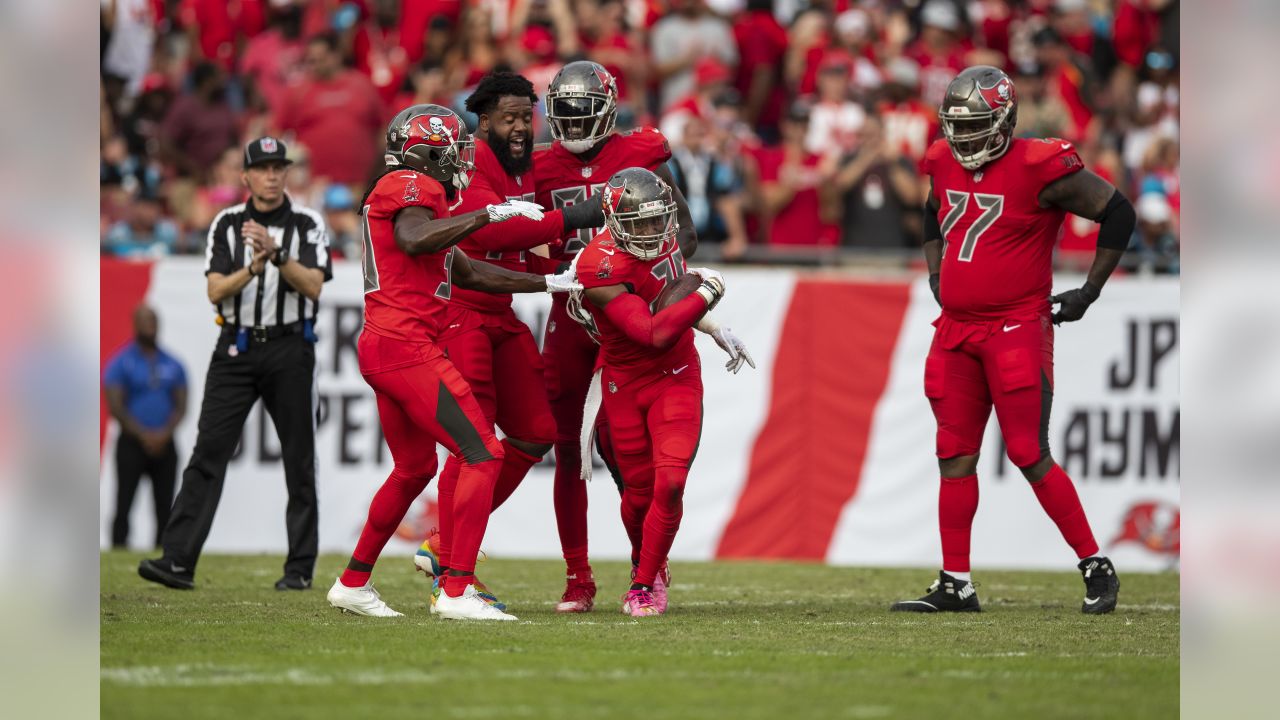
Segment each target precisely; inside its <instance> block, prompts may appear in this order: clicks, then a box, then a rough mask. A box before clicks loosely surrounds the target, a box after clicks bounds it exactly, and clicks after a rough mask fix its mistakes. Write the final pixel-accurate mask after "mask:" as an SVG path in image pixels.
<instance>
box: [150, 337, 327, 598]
mask: <svg viewBox="0 0 1280 720" xmlns="http://www.w3.org/2000/svg"><path fill="white" fill-rule="evenodd" d="M234 348H235V339H234V337H232V336H230V335H229V334H228V333H224V334H223V335H222V337H221V338H220V339H219V341H218V345H217V347H216V348H215V349H214V351H213V359H212V360H210V362H209V375H208V377H207V378H206V379H205V385H204V401H203V402H202V404H201V406H200V423H199V426H198V428H199V433H198V434H197V435H196V446H195V449H194V450H193V451H192V453H191V462H190V463H189V464H188V465H187V469H186V470H185V471H183V473H182V489H181V490H179V492H178V497H177V499H176V500H175V501H174V504H173V511H172V513H171V514H170V516H169V524H168V525H167V526H166V527H165V530H164V538H163V547H164V556H165V558H166V559H168V560H170V561H171V562H172V563H173V564H174V565H177V566H178V568H183V569H184V570H187V571H194V570H195V566H196V562H197V561H198V560H199V558H200V549H201V548H202V547H204V542H205V540H206V539H207V538H208V537H209V529H210V528H211V527H212V526H213V514H214V512H215V511H216V510H217V509H218V500H219V499H220V498H221V497H222V483H223V480H224V479H225V477H226V474H227V463H228V462H230V460H231V455H232V453H234V452H235V448H236V444H237V443H238V442H239V441H240V435H241V433H242V431H243V430H244V421H245V418H246V417H248V415H249V410H251V409H252V408H253V404H254V402H256V401H257V399H258V398H259V397H261V398H262V402H263V404H264V405H265V406H266V409H267V412H268V413H269V414H270V415H271V420H272V421H273V422H274V423H275V426H276V433H277V434H278V435H279V436H280V448H281V451H282V455H283V460H284V479H285V484H286V485H287V486H288V489H289V504H288V506H287V508H286V510H285V526H286V528H287V529H288V534H289V556H288V558H287V559H286V560H285V563H284V572H285V574H286V575H300V576H302V577H304V578H307V579H308V580H309V579H311V575H312V572H313V571H314V569H315V564H316V552H317V549H318V546H319V533H318V527H319V514H318V511H317V503H316V442H315V440H316V435H315V423H316V398H315V367H316V353H315V346H314V345H312V344H311V343H310V342H307V340H305V339H304V338H303V336H302V335H286V336H283V337H280V338H276V339H274V340H270V341H267V342H265V343H250V345H249V349H248V351H247V352H243V353H236V354H234V355H233V354H232V352H233V351H234ZM175 569H177V568H175Z"/></svg>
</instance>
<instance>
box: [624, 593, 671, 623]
mask: <svg viewBox="0 0 1280 720" xmlns="http://www.w3.org/2000/svg"><path fill="white" fill-rule="evenodd" d="M622 612H623V614H626V615H630V616H631V617H648V616H650V615H661V614H662V609H661V608H659V607H658V605H657V603H655V602H654V599H653V593H651V592H649V591H648V590H628V591H627V594H626V595H625V596H624V597H623V599H622Z"/></svg>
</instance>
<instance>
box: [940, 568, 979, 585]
mask: <svg viewBox="0 0 1280 720" xmlns="http://www.w3.org/2000/svg"><path fill="white" fill-rule="evenodd" d="M945 572H946V573H947V574H948V575H950V576H951V577H953V578H955V579H957V580H963V581H965V582H972V581H973V578H971V577H969V573H967V572H952V571H950V570H947V571H945Z"/></svg>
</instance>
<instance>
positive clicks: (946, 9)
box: [903, 0, 969, 107]
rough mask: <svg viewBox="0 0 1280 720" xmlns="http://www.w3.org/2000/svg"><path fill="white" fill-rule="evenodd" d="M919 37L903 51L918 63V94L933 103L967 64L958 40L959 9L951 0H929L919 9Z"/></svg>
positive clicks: (926, 102)
mask: <svg viewBox="0 0 1280 720" xmlns="http://www.w3.org/2000/svg"><path fill="white" fill-rule="evenodd" d="M920 24H921V27H920V37H919V39H917V40H916V41H915V42H914V43H912V44H911V45H909V46H908V47H907V49H906V51H905V52H904V53H903V54H904V55H906V56H907V57H909V58H911V59H912V60H915V61H916V63H918V64H919V65H920V87H921V90H920V96H921V98H922V99H923V100H924V102H925V104H926V105H932V106H934V107H937V106H939V105H941V104H942V98H943V97H944V96H945V95H946V94H947V85H948V84H950V83H951V81H952V80H954V79H955V76H956V75H958V74H959V73H960V71H961V70H963V69H965V68H966V67H968V66H969V63H968V62H967V61H966V59H965V54H966V52H967V51H968V48H967V47H966V44H965V43H963V42H961V39H960V32H961V29H962V27H963V26H962V23H961V18H960V10H959V9H958V8H957V7H956V6H955V5H954V4H953V3H952V2H951V0H929V1H928V2H927V3H925V5H924V9H923V10H921V11H920Z"/></svg>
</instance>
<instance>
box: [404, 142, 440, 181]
mask: <svg viewBox="0 0 1280 720" xmlns="http://www.w3.org/2000/svg"><path fill="white" fill-rule="evenodd" d="M443 155H444V153H443V152H441V150H440V148H434V147H431V146H430V145H426V144H422V143H419V144H417V145H414V146H413V147H411V148H409V149H408V150H405V151H404V164H405V165H408V166H409V167H411V168H413V169H414V170H417V171H419V172H422V173H425V174H426V175H428V176H430V177H431V178H434V179H436V180H439V181H441V182H443V181H445V180H448V179H449V176H450V175H451V173H447V172H446V171H445V168H444V163H443V162H442V160H443Z"/></svg>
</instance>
